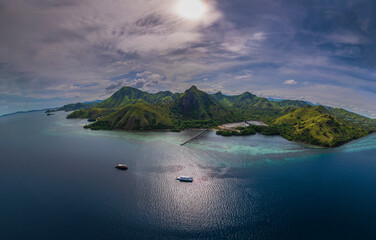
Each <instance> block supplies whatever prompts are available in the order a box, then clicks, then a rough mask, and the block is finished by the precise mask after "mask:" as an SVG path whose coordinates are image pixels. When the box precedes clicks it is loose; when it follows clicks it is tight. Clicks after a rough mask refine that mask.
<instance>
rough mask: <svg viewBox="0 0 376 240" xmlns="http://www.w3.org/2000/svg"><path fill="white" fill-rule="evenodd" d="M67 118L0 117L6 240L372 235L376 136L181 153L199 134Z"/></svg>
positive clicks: (202, 145)
mask: <svg viewBox="0 0 376 240" xmlns="http://www.w3.org/2000/svg"><path fill="white" fill-rule="evenodd" d="M65 116H66V113H62V112H60V113H57V114H56V115H54V116H46V115H45V114H43V113H42V112H37V113H27V114H17V115H13V116H7V117H0V239H5V240H8V239H28V240H32V239H38V240H40V239H56V240H59V239H69V240H75V239H106V240H107V239H108V240H111V239H376V135H370V136H368V137H365V138H363V139H360V140H357V141H354V142H351V143H349V144H347V145H344V146H342V147H340V148H337V149H322V148H314V147H311V146H305V145H300V144H297V143H294V142H288V141H286V140H284V139H283V138H281V137H267V136H261V135H255V136H250V137H230V138H224V137H220V136H216V135H215V133H214V132H208V133H206V134H204V135H203V136H202V137H200V138H199V139H197V140H195V141H193V142H191V143H189V144H187V145H185V146H184V147H181V146H180V145H179V144H180V143H181V142H183V141H184V140H186V139H187V138H188V137H189V136H193V135H194V134H196V132H195V131H184V132H181V133H171V132H122V131H91V130H84V129H83V128H82V126H83V125H84V124H86V122H85V120H67V119H65ZM116 163H126V164H127V165H128V166H129V170H128V171H119V170H116V169H115V168H114V165H115V164H116ZM184 174H187V175H192V176H193V177H194V179H195V180H194V182H193V183H181V182H179V181H176V180H175V176H176V175H184Z"/></svg>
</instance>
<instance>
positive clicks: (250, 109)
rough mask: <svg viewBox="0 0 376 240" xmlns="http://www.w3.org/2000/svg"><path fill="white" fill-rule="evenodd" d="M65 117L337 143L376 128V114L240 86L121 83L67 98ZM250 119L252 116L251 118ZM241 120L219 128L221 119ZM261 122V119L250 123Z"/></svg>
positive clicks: (98, 123) (106, 126) (98, 126)
mask: <svg viewBox="0 0 376 240" xmlns="http://www.w3.org/2000/svg"><path fill="white" fill-rule="evenodd" d="M67 109H68V110H71V111H72V110H75V111H73V112H72V113H70V114H69V115H68V116H67V118H68V119H72V118H80V119H88V120H89V121H90V122H92V123H91V124H88V125H85V126H84V128H86V129H91V130H112V129H121V130H153V129H170V130H171V131H174V132H178V131H181V130H184V129H188V128H205V129H217V134H218V135H221V136H245V135H252V134H256V133H260V134H264V135H280V136H282V137H284V138H286V139H287V140H290V141H298V142H302V143H307V144H312V145H317V146H323V147H336V146H340V145H342V144H344V143H347V142H349V141H351V140H354V139H358V138H361V137H364V136H366V135H368V134H370V133H373V132H375V131H376V120H375V119H370V118H367V117H365V116H361V115H359V114H356V113H353V112H350V111H347V110H344V109H339V108H332V107H327V106H321V105H313V104H312V103H309V102H306V101H300V100H281V101H270V100H268V99H266V98H262V97H258V96H256V95H254V94H252V93H249V92H245V93H243V94H240V95H225V94H222V93H221V92H217V93H215V94H209V93H206V92H204V91H201V90H199V89H198V88H197V87H195V86H192V87H191V88H189V89H188V90H186V91H185V92H184V93H172V92H170V91H161V92H157V93H148V92H145V91H141V90H139V89H136V88H132V87H123V88H121V89H119V90H118V91H117V92H115V93H114V94H113V95H112V96H111V97H109V98H108V99H105V100H104V101H102V102H96V103H89V104H81V103H79V104H70V105H66V106H65V107H62V108H60V110H67ZM252 121H253V122H252ZM236 122H246V123H249V124H246V125H244V126H237V127H235V128H220V127H219V126H221V125H223V124H226V123H236ZM255 122H259V123H260V122H261V123H262V124H254V123H255Z"/></svg>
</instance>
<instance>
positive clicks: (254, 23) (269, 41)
mask: <svg viewBox="0 0 376 240" xmlns="http://www.w3.org/2000/svg"><path fill="white" fill-rule="evenodd" d="M180 1H183V0H137V1H134V0H106V1H103V0H80V1H77V0H0V115H1V114H5V113H10V112H15V111H19V110H30V109H38V108H46V107H57V106H61V105H64V104H68V103H72V102H82V101H92V100H97V99H104V98H107V97H109V96H110V95H111V94H113V93H114V92H115V91H116V90H118V89H119V88H121V87H123V86H132V87H136V88H139V89H141V90H145V91H149V92H156V91H160V90H170V91H172V92H183V91H184V90H185V89H187V88H189V87H190V86H191V85H196V86H197V87H198V88H200V89H202V90H205V91H207V92H210V93H214V92H217V91H221V92H222V93H224V94H231V95H232V94H239V93H242V92H245V91H249V92H252V93H254V94H256V95H258V96H262V97H272V98H277V99H301V100H307V101H310V102H313V103H320V104H324V105H328V106H333V107H341V108H345V109H347V110H351V111H354V112H357V113H360V114H362V115H365V116H368V117H372V118H376V14H375V13H376V1H374V0H364V1H362V0H310V1H309V0H231V1H230V0H207V1H205V3H202V4H204V5H205V6H206V8H205V12H204V13H203V14H202V15H200V16H199V17H197V18H189V17H187V16H185V15H184V14H182V13H181V11H179V10H178V6H179V4H181V2H180Z"/></svg>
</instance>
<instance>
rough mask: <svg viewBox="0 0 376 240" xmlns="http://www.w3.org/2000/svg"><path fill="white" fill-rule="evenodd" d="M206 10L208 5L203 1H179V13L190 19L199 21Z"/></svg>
mask: <svg viewBox="0 0 376 240" xmlns="http://www.w3.org/2000/svg"><path fill="white" fill-rule="evenodd" d="M206 9H207V5H206V3H205V2H204V1H203V0H179V2H178V4H177V10H178V13H179V14H180V15H181V16H182V17H184V18H188V19H199V18H200V17H202V16H203V14H204V13H205V11H206Z"/></svg>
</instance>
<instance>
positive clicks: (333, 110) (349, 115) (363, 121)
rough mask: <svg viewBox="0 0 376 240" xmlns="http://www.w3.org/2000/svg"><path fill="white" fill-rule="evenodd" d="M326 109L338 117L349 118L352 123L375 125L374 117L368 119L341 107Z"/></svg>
mask: <svg viewBox="0 0 376 240" xmlns="http://www.w3.org/2000/svg"><path fill="white" fill-rule="evenodd" d="M328 110H329V111H330V112H331V113H332V114H333V115H334V116H336V117H338V118H342V119H346V120H350V121H352V122H354V123H359V124H364V125H369V126H376V119H370V118H367V117H364V116H362V115H359V114H356V113H353V112H349V111H347V110H345V109H342V108H328Z"/></svg>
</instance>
